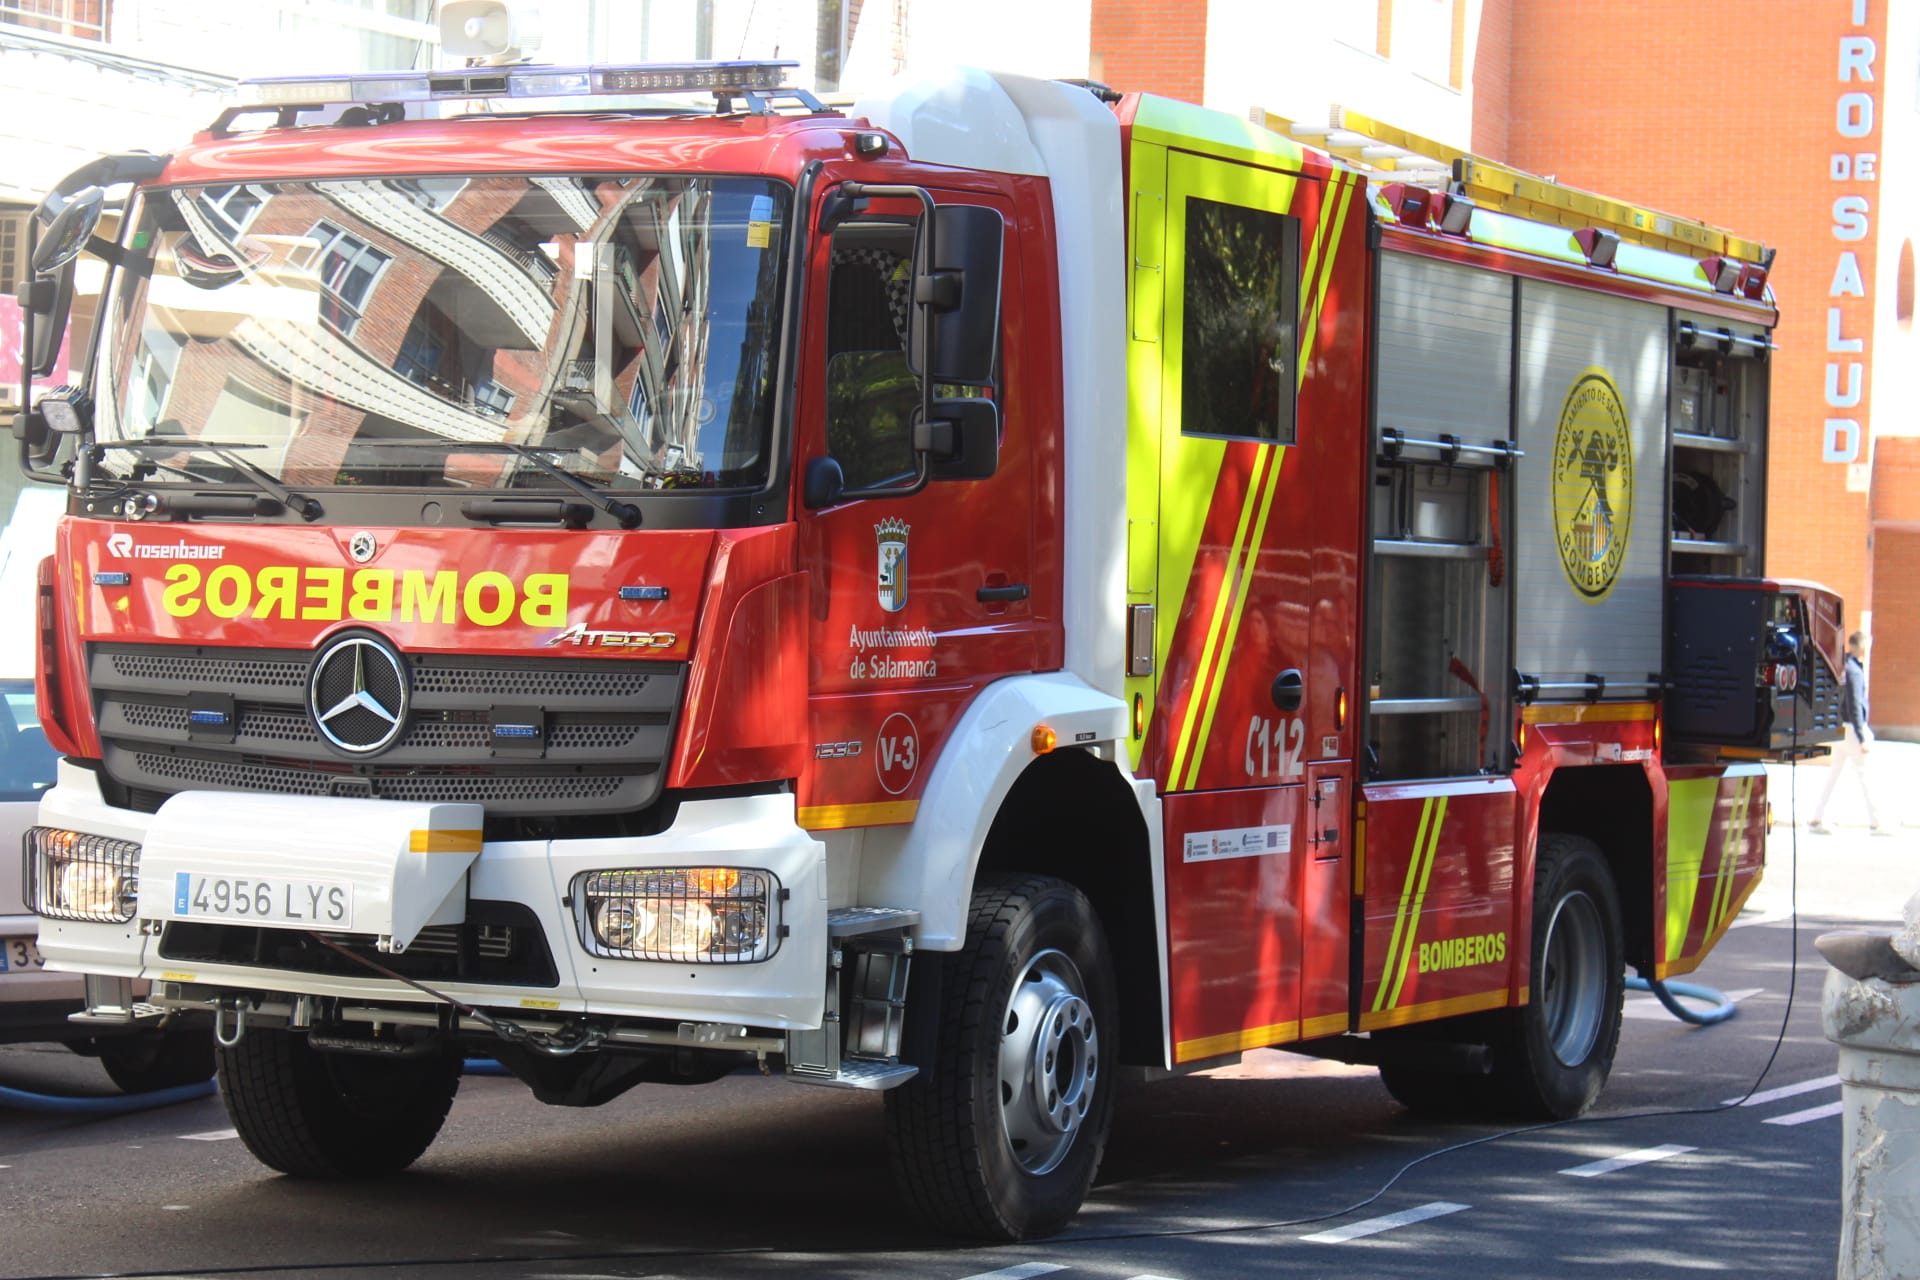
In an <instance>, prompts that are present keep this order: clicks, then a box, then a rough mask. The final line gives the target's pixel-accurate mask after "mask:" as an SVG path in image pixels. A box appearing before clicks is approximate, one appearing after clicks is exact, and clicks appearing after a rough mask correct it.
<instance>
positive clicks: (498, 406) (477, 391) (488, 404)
mask: <svg viewBox="0 0 1920 1280" xmlns="http://www.w3.org/2000/svg"><path fill="white" fill-rule="evenodd" d="M473 407H474V408H475V409H478V410H479V411H480V412H481V413H484V414H486V415H488V416H489V417H494V418H504V417H506V416H507V415H508V414H510V413H512V412H513V392H511V391H509V390H507V389H506V388H505V387H503V386H501V385H500V384H499V383H497V382H495V381H494V380H493V379H491V378H483V379H481V380H480V381H479V382H476V383H474V384H473Z"/></svg>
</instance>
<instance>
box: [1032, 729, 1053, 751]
mask: <svg viewBox="0 0 1920 1280" xmlns="http://www.w3.org/2000/svg"><path fill="white" fill-rule="evenodd" d="M1032 742H1033V754H1035V755H1037V756H1043V755H1045V754H1047V752H1049V751H1051V750H1053V749H1054V747H1056V746H1058V745H1059V742H1060V735H1059V734H1057V733H1055V732H1054V731H1053V730H1052V729H1049V728H1048V727H1047V726H1046V725H1044V724H1037V725H1035V726H1033V739H1032Z"/></svg>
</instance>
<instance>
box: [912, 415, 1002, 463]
mask: <svg viewBox="0 0 1920 1280" xmlns="http://www.w3.org/2000/svg"><path fill="white" fill-rule="evenodd" d="M914 435H915V437H916V438H915V440H914V444H915V446H916V447H919V448H924V449H925V450H926V454H927V474H928V476H929V478H931V479H934V480H986V479H990V478H991V477H992V475H993V473H994V471H995V470H997V469H998V468H999V466H1000V408H999V406H998V405H996V404H994V402H993V401H991V400H988V399H985V398H984V397H981V398H966V399H956V400H935V401H934V402H933V419H932V421H931V422H930V423H927V424H916V425H915V428H914ZM922 437H924V444H923V443H922Z"/></svg>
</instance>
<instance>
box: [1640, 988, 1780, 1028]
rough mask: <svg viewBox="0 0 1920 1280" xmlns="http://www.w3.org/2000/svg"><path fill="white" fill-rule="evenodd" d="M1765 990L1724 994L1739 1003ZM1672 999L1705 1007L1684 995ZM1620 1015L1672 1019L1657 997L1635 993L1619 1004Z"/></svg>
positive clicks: (1695, 1007) (1689, 1004)
mask: <svg viewBox="0 0 1920 1280" xmlns="http://www.w3.org/2000/svg"><path fill="white" fill-rule="evenodd" d="M1765 990H1766V988H1765V987H1748V988H1746V989H1744V990H1741V991H1729V992H1727V993H1726V996H1727V999H1729V1000H1731V1001H1732V1002H1733V1003H1735V1004H1739V1003H1740V1002H1741V1001H1742V1000H1746V999H1750V998H1751V997H1753V996H1757V995H1759V994H1760V993H1761V992H1762V991H1765ZM1674 999H1676V1000H1678V1001H1680V1003H1682V1004H1685V1005H1688V1007H1690V1008H1694V1009H1704V1008H1705V1007H1706V1006H1705V1005H1703V1004H1701V1003H1700V1002H1699V1001H1698V1000H1692V1001H1690V1000H1688V999H1687V998H1686V997H1684V996H1675V997H1674ZM1620 1016H1621V1017H1623V1018H1652V1019H1654V1020H1656V1021H1660V1022H1672V1021H1674V1017H1673V1015H1672V1014H1670V1013H1668V1012H1667V1007H1666V1006H1665V1005H1663V1004H1661V1003H1660V1000H1659V997H1657V996H1652V995H1644V996H1639V995H1637V996H1635V997H1633V999H1631V1000H1628V1001H1627V1002H1626V1003H1625V1004H1623V1005H1621V1006H1620Z"/></svg>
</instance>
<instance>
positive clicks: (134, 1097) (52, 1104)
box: [0, 1080, 214, 1116]
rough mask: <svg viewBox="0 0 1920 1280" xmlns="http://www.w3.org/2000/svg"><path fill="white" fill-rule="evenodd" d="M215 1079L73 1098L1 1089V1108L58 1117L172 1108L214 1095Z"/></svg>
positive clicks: (22, 1090) (122, 1113)
mask: <svg viewBox="0 0 1920 1280" xmlns="http://www.w3.org/2000/svg"><path fill="white" fill-rule="evenodd" d="M213 1091H214V1090H213V1081H211V1080H202V1081H201V1082H200V1083H199V1084H183V1085H179V1086H177V1087H176V1088H172V1089H155V1090H154V1091H153V1092H152V1093H122V1094H114V1095H111V1096H109V1097H104V1098H72V1097H67V1096H65V1095H62V1094H52V1093H28V1092H27V1091H26V1090H24V1089H7V1088H0V1107H14V1108H17V1109H19V1110H21V1111H43V1112H47V1113H49V1114H51V1115H57V1116H123V1115H127V1114H130V1113H131V1112H135V1111H151V1110H153V1109H154V1108H155V1107H170V1106H172V1105H173V1104H174V1103H176V1102H193V1101H195V1100H196V1099H199V1098H209V1097H212V1096H213Z"/></svg>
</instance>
